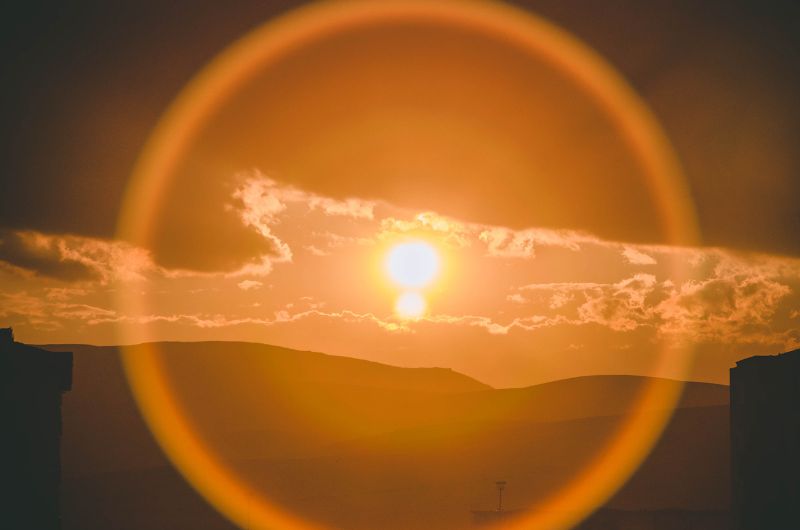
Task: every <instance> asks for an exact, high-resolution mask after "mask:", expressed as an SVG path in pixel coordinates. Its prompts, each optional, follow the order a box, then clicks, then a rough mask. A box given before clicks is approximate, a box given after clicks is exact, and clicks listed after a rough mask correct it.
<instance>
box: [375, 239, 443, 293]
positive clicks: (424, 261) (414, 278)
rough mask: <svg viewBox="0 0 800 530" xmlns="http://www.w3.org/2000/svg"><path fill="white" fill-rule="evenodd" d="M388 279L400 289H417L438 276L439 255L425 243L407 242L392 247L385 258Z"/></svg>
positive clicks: (431, 246)
mask: <svg viewBox="0 0 800 530" xmlns="http://www.w3.org/2000/svg"><path fill="white" fill-rule="evenodd" d="M386 269H387V271H388V273H389V277H390V278H391V279H392V281H394V282H395V283H396V284H397V285H399V286H400V287H405V288H413V289H419V288H421V287H425V286H426V285H429V284H430V283H431V282H432V281H433V280H434V279H435V278H436V277H437V276H438V274H439V269H440V259H439V253H438V252H437V251H436V249H435V248H434V247H433V245H431V244H430V243H427V242H425V241H408V242H406V243H400V244H398V245H395V246H394V247H392V249H391V250H390V251H389V254H388V255H387V257H386Z"/></svg>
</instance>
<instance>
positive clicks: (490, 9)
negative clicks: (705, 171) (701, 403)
mask: <svg viewBox="0 0 800 530" xmlns="http://www.w3.org/2000/svg"><path fill="white" fill-rule="evenodd" d="M398 18H400V19H405V20H426V21H436V22H438V23H441V24H448V25H456V26H459V27H469V28H473V29H478V30H480V31H483V32H487V33H490V34H492V35H494V36H496V38H497V39H501V40H504V41H511V42H513V44H514V45H517V46H519V47H520V48H522V49H524V50H526V51H527V52H529V53H534V54H537V55H538V56H541V57H543V58H546V59H547V60H548V61H550V62H551V63H552V64H553V65H556V66H558V67H559V68H560V69H561V70H563V71H564V72H565V73H566V74H568V75H569V76H571V78H572V79H573V80H574V81H575V82H576V83H577V84H579V85H580V86H582V87H583V88H584V89H585V90H586V92H587V93H589V94H590V95H591V96H592V97H593V98H594V100H595V101H596V103H597V105H598V106H599V107H600V108H602V109H604V111H605V112H606V113H607V114H608V115H609V116H612V117H613V119H614V120H615V123H616V124H617V126H618V128H619V130H620V131H621V134H622V135H623V136H624V137H625V138H626V140H627V142H628V144H629V145H630V148H631V150H632V151H633V152H635V153H636V156H637V157H638V159H639V160H640V162H641V165H642V167H643V168H645V170H646V175H647V178H648V180H647V182H646V185H647V186H648V188H649V190H650V192H651V195H652V197H653V199H654V202H655V203H656V205H657V207H658V209H659V216H660V218H661V219H662V221H663V224H664V233H665V234H666V236H667V239H668V241H669V243H671V244H680V245H691V244H696V243H697V242H698V240H699V237H698V233H697V228H696V221H695V217H694V210H693V206H692V203H691V201H690V199H689V194H688V192H687V187H686V183H685V180H684V178H683V176H682V173H681V169H680V166H679V164H678V162H677V160H676V159H675V156H674V154H673V152H672V150H671V148H670V146H669V143H668V141H667V139H666V137H665V135H664V133H663V132H662V131H661V129H660V128H659V126H658V124H657V122H656V120H655V119H654V117H653V116H652V114H651V113H650V111H649V110H648V109H647V107H646V106H645V104H644V103H643V102H642V101H641V100H640V99H639V98H638V97H637V95H636V94H635V92H634V91H633V90H632V89H631V88H630V87H629V86H628V85H627V84H626V83H625V82H624V81H623V80H622V79H621V78H620V77H619V76H618V75H617V74H616V73H615V72H614V71H613V69H612V68H611V67H610V66H609V65H607V64H606V63H605V62H604V61H603V60H602V59H601V58H600V57H598V56H597V55H596V54H595V53H594V52H593V51H592V50H590V49H589V48H587V47H586V46H585V45H583V44H582V43H580V42H579V41H577V40H576V39H575V38H574V37H572V36H571V35H569V34H567V33H566V32H564V31H563V30H561V29H559V28H557V27H555V26H553V25H552V24H550V23H548V22H547V21H545V20H543V19H540V18H538V17H536V16H534V15H532V14H529V13H526V12H523V11H521V10H518V9H515V8H512V7H509V6H505V5H501V4H499V3H492V2H474V1H469V0H448V1H442V2H421V1H398V0H386V1H382V2H367V1H353V2H323V3H318V4H312V5H310V6H307V7H304V8H301V9H298V10H296V11H293V12H291V13H288V14H286V15H284V16H282V17H279V18H277V19H275V20H273V21H271V22H269V23H267V24H266V25H264V26H263V27H261V28H259V29H257V30H255V31H254V32H253V33H251V34H249V35H247V36H245V37H244V38H243V39H242V40H241V41H239V42H237V43H235V44H234V45H233V46H232V47H231V48H229V49H228V50H227V51H225V52H224V53H223V54H222V55H221V56H219V57H218V58H217V59H215V60H214V61H213V62H212V63H211V64H210V65H209V66H208V67H207V68H206V69H204V70H203V71H202V72H201V73H200V74H199V75H198V76H197V77H196V78H195V79H194V80H192V81H191V82H190V83H189V85H187V87H186V88H185V89H184V90H183V91H182V93H181V94H180V95H179V97H178V98H177V99H176V101H175V102H174V103H173V104H172V105H171V106H170V108H169V109H168V111H167V113H166V114H165V115H164V117H163V118H162V120H161V121H160V123H159V124H158V126H157V128H156V129H155V131H154V132H153V134H152V136H151V137H150V139H149V141H148V143H147V145H146V147H145V149H144V151H143V152H142V154H141V156H140V158H139V160H138V162H137V165H136V167H135V169H134V172H133V175H132V178H131V181H130V184H129V186H128V189H127V190H126V194H125V198H124V202H123V208H122V211H121V215H120V219H119V225H118V236H119V237H120V238H122V239H124V240H127V241H132V242H134V243H137V244H142V245H143V246H146V244H147V242H148V241H149V240H150V238H151V236H152V234H153V232H154V230H156V229H157V227H156V226H154V221H155V217H156V216H155V212H157V211H158V209H159V208H160V203H161V201H162V200H163V196H164V190H165V189H166V188H167V187H168V184H169V182H170V175H171V172H172V171H173V169H174V168H175V166H176V165H177V163H178V161H179V160H180V158H181V156H182V155H183V153H185V151H186V150H187V148H188V146H189V145H191V143H192V141H193V139H194V137H195V136H196V134H197V131H198V130H199V129H200V128H202V126H203V124H204V123H205V122H206V121H207V120H208V119H209V116H210V115H211V114H212V113H213V112H214V110H215V109H216V108H218V107H219V106H220V105H221V104H223V103H224V102H225V101H226V99H227V98H229V97H230V96H231V95H232V94H234V93H235V91H236V90H237V88H239V87H240V86H241V85H242V84H243V83H244V82H245V81H246V80H247V79H248V78H249V77H250V76H252V75H254V74H255V73H256V72H258V71H261V70H262V69H264V68H268V67H269V65H270V63H271V62H272V61H275V60H276V59H277V58H279V57H281V56H282V55H283V54H285V53H287V52H288V51H291V50H294V49H297V48H300V47H302V46H303V45H304V44H305V43H308V42H311V41H313V40H314V39H317V38H319V37H320V36H322V35H326V34H330V33H332V32H341V31H347V30H348V28H352V27H356V26H359V25H364V24H373V23H379V22H381V21H385V20H396V19H398ZM117 297H118V300H117V302H118V306H119V307H120V309H121V310H122V311H124V312H125V314H147V311H146V310H147V309H148V307H147V300H145V299H143V298H142V295H141V293H140V292H139V291H134V290H133V289H124V288H121V289H119V290H118V292H117ZM132 333H133V331H132V330H131V329H129V328H127V327H126V325H125V324H124V323H123V324H121V327H120V334H121V337H120V338H121V339H122V340H121V343H123V344H126V343H127V344H130V343H132V342H134V341H135V340H136V339H139V337H140V336H138V335H137V336H135V337H136V338H135V339H134V335H133V334H132ZM691 353H692V351H691V349H690V348H688V347H685V348H684V349H682V350H673V351H672V355H670V356H664V355H662V358H661V362H662V363H663V364H665V365H669V366H670V367H672V368H673V369H674V370H673V373H685V370H686V369H687V367H688V364H689V362H690V360H691ZM123 360H124V363H125V368H126V373H127V375H128V379H129V382H130V385H131V388H132V390H133V392H134V396H135V398H136V400H137V402H138V405H139V407H140V409H141V410H142V412H143V414H144V416H145V419H146V420H147V422H148V425H149V427H150V428H151V430H152V431H153V433H154V434H155V436H156V438H157V440H158V442H159V443H160V444H161V446H162V448H163V449H164V450H165V452H166V454H167V455H168V456H169V458H170V459H171V460H172V461H173V462H174V463H175V465H176V466H177V467H178V469H179V470H180V471H181V472H182V473H183V474H184V475H185V477H186V478H187V479H188V480H189V482H190V483H191V484H192V485H193V486H194V487H195V488H196V489H197V490H198V491H200V492H201V493H202V494H203V495H204V496H205V497H206V498H207V499H208V500H209V501H210V502H211V503H212V504H213V505H214V506H215V507H216V508H217V509H219V510H220V511H221V512H223V513H224V514H226V515H227V516H228V517H229V518H231V519H232V520H233V521H234V522H235V523H237V524H238V525H240V526H242V527H246V528H263V529H266V528H272V529H282V530H283V529H296V530H312V529H316V528H320V527H319V526H318V525H315V524H313V523H311V522H309V521H306V520H304V519H303V518H302V517H301V516H300V515H299V514H290V513H287V512H286V511H285V510H283V509H281V508H280V507H279V506H276V505H275V504H273V503H272V502H271V501H270V499H266V498H264V497H263V495H262V494H261V493H260V492H259V491H257V490H255V489H253V488H252V487H251V486H249V485H248V484H245V483H243V481H241V480H239V479H238V477H237V476H236V475H235V474H234V473H233V472H231V471H230V470H229V469H228V468H227V467H226V465H225V463H224V462H222V461H221V460H220V459H219V458H217V456H216V455H215V454H214V453H213V451H212V450H211V448H210V447H209V446H208V444H207V443H206V442H205V441H204V440H203V439H202V437H201V436H200V435H199V434H198V433H197V432H196V431H195V430H194V428H193V426H192V425H191V423H190V421H189V420H188V419H187V415H186V414H185V413H184V411H183V410H182V408H181V405H180V403H179V402H178V401H177V399H176V398H175V396H174V395H173V392H172V390H171V388H170V384H169V381H168V380H167V378H166V377H165V375H164V372H163V367H162V366H161V364H160V361H159V355H158V351H157V350H156V348H155V347H154V346H153V345H152V344H145V345H142V346H139V347H136V348H130V349H126V350H124V352H123ZM680 391H681V385H680V384H678V383H671V382H667V381H662V380H654V382H653V383H652V384H651V385H649V386H648V387H647V388H646V389H645V390H644V391H643V392H642V395H641V398H640V400H639V401H638V403H637V404H636V406H635V408H634V410H633V411H632V412H631V413H630V414H629V417H628V418H627V421H626V422H625V424H624V425H623V426H622V427H620V429H619V431H618V432H617V434H616V436H615V438H614V439H613V440H612V441H611V442H610V443H609V444H608V445H607V446H606V447H604V448H602V450H601V451H599V452H598V454H597V456H596V458H595V459H594V461H593V462H591V464H590V465H589V466H588V467H587V468H586V469H585V470H584V471H583V473H582V474H580V476H578V477H577V478H576V479H575V480H573V481H572V482H571V483H570V484H569V485H567V486H566V487H564V488H563V489H562V490H560V491H557V492H554V493H553V494H552V496H551V497H550V498H548V499H547V500H546V502H545V503H544V504H543V505H541V506H535V507H533V508H532V509H531V510H530V511H529V512H528V513H527V514H526V515H525V516H523V517H522V518H521V519H519V520H517V521H515V522H514V523H511V526H510V527H511V528H519V529H522V528H540V529H555V528H568V527H571V526H573V525H574V524H576V523H577V522H578V521H580V520H582V519H583V518H584V517H585V516H587V515H588V514H589V513H591V511H593V510H594V509H595V508H596V507H597V506H599V505H601V504H602V503H603V502H605V501H606V500H607V499H608V498H609V497H610V496H611V495H612V494H613V493H614V492H615V491H616V490H617V488H618V487H620V486H621V484H623V483H624V481H625V480H626V479H627V478H628V477H629V476H630V474H631V473H632V472H633V471H634V470H635V469H636V467H637V466H638V465H639V464H640V462H641V461H642V460H643V459H644V457H645V456H646V455H647V453H648V451H649V450H650V448H651V447H652V445H653V444H654V442H655V440H656V439H657V438H658V436H659V435H660V433H661V431H662V430H663V428H664V426H665V424H666V422H667V421H668V419H669V417H670V415H671V411H672V410H673V408H674V405H675V403H676V401H677V399H678V397H679V395H680ZM654 411H659V412H654Z"/></svg>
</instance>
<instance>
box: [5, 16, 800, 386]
mask: <svg viewBox="0 0 800 530" xmlns="http://www.w3.org/2000/svg"><path fill="white" fill-rule="evenodd" d="M568 70H569V68H565V67H564V65H563V64H561V63H559V62H558V60H555V59H553V57H550V56H548V55H547V53H545V52H542V51H541V50H536V49H531V48H529V47H527V46H525V45H523V44H521V43H520V42H518V41H516V40H515V39H513V38H511V37H509V36H508V35H506V34H503V33H502V32H500V33H498V32H496V31H495V30H493V29H486V28H484V27H480V26H476V25H475V24H470V23H466V24H452V23H445V22H442V21H434V20H428V19H420V20H416V19H411V20H408V19H393V20H389V21H382V22H379V23H369V24H362V25H360V26H358V25H357V26H356V27H354V28H353V27H351V28H349V29H348V30H346V31H344V30H335V31H334V30H330V32H329V33H326V34H324V35H322V36H316V37H314V38H313V39H311V40H309V41H306V42H303V43H302V45H293V46H290V47H289V48H287V49H286V50H283V51H282V52H281V53H280V54H278V55H277V56H276V57H275V58H273V59H272V60H270V61H267V62H264V63H262V64H261V65H260V66H259V68H256V69H254V70H253V71H252V72H249V73H248V75H247V76H245V78H244V79H243V81H242V82H241V83H238V84H237V85H236V86H235V88H234V90H232V91H231V92H230V93H228V94H227V95H225V96H224V97H221V98H220V99H219V100H218V101H217V103H219V104H218V105H216V106H215V107H213V108H212V109H211V110H210V111H209V112H208V113H207V114H205V115H204V117H203V118H202V119H201V121H200V123H199V127H197V128H196V129H192V131H191V135H190V137H189V138H188V140H187V141H186V144H185V145H183V146H182V147H181V149H179V151H178V155H177V159H176V164H175V166H174V167H172V169H171V171H170V172H169V173H168V175H167V176H166V180H165V181H164V187H163V190H161V192H160V193H159V194H158V196H157V198H158V202H150V201H142V202H141V203H140V204H134V206H133V208H134V210H136V209H137V208H141V210H142V211H143V212H146V213H143V214H142V215H148V216H149V217H148V219H147V221H146V223H147V224H148V226H150V227H151V230H149V231H147V233H145V234H142V235H141V237H139V238H136V237H134V238H131V237H128V236H127V235H126V236H125V237H124V238H123V239H124V240H123V239H120V240H115V239H111V238H100V237H90V236H78V235H64V234H62V233H59V232H56V231H52V232H48V231H43V230H21V229H20V230H17V229H10V230H6V231H5V232H4V233H3V245H4V249H5V250H6V253H5V254H6V255H7V254H9V252H10V253H11V254H14V255H15V256H16V258H15V259H8V260H6V261H0V265H1V266H0V296H2V298H1V299H2V302H3V303H2V308H3V309H2V310H0V311H2V313H0V316H2V317H3V320H4V322H8V323H10V324H12V325H14V326H15V328H16V331H17V335H18V337H19V338H20V339H22V340H25V341H29V342H87V343H115V342H117V341H119V340H121V339H120V335H119V334H118V331H117V329H118V328H117V327H118V326H120V325H122V326H125V327H126V328H127V330H128V334H127V335H126V337H129V338H130V337H133V340H137V338H138V339H139V340H144V339H173V340H207V339H225V340H249V341H259V342H267V343H272V344H278V345H283V346H289V347H293V348H300V349H312V350H317V351H323V352H327V353H334V354H342V355H351V356H357V357H364V358H368V359H373V360H379V361H382V362H386V363H389V364H396V365H403V366H447V367H451V368H453V369H456V370H458V371H461V372H464V373H466V374H469V375H472V376H474V377H476V378H477V379H480V380H482V381H485V382H487V383H489V384H492V385H496V386H520V385H528V384H532V383H536V382H541V381H546V380H553V379H560V378H564V377H570V376H575V375H581V374H589V373H646V374H659V375H667V376H677V375H679V374H675V373H671V372H669V370H667V371H663V369H661V368H658V363H659V359H660V355H661V354H662V353H663V354H664V355H669V347H670V345H672V344H676V343H680V342H682V341H690V342H692V343H697V344H698V356H697V362H696V367H695V371H694V372H693V374H692V377H694V378H697V379H705V380H713V381H725V380H726V378H727V368H728V367H729V366H730V365H731V364H732V363H733V362H734V361H735V360H737V359H738V358H741V357H743V356H746V355H750V354H753V353H776V352H778V351H782V350H786V349H789V348H792V347H797V346H798V344H799V341H800V336H799V335H798V332H797V328H798V326H797V324H798V321H800V314H798V311H797V307H798V303H797V302H798V294H797V293H798V290H797V288H798V285H800V261H799V260H797V259H795V258H790V257H781V256H776V255H768V254H763V253H761V254H756V253H751V252H748V253H743V252H741V251H734V250H730V249H726V248H722V247H693V248H689V247H685V246H679V245H675V241H672V240H670V237H669V234H668V226H667V225H668V224H669V223H668V221H666V220H665V214H664V207H663V206H662V205H661V203H660V201H661V200H662V199H663V197H661V196H659V193H658V192H657V190H656V189H655V188H654V187H653V185H652V181H653V175H652V173H653V171H652V168H651V167H649V166H648V165H647V164H646V163H645V162H644V161H643V159H642V156H641V153H640V152H639V151H638V150H637V145H636V142H637V141H638V140H637V138H633V139H632V137H631V135H630V134H629V131H626V130H625V127H624V126H623V125H622V124H623V122H624V120H623V119H622V118H621V117H620V114H619V112H618V110H619V109H614V108H610V107H609V106H608V105H606V104H604V102H603V101H602V98H600V99H598V97H597V95H596V94H594V93H593V92H592V91H591V90H590V89H589V88H587V86H586V85H585V83H582V82H581V81H580V79H577V78H576V77H575V75H574V74H573V73H570V72H569V71H568ZM176 143H177V142H176ZM654 143H657V142H655V141H654ZM129 197H130V195H129ZM130 200H134V199H130ZM701 217H702V212H701ZM123 235H124V234H123ZM409 236H413V237H416V238H422V239H424V240H426V241H429V242H431V243H432V244H433V245H435V246H436V248H438V249H439V251H440V253H441V255H442V257H443V259H444V262H445V264H446V270H445V271H444V273H443V274H442V276H441V278H439V279H438V280H437V281H435V282H434V283H433V284H432V285H431V286H430V287H429V288H428V292H426V299H427V301H428V303H429V308H428V312H427V313H426V315H425V316H424V317H423V318H422V319H420V320H418V321H404V320H402V319H398V318H397V317H396V315H394V314H393V309H392V308H393V304H394V300H395V298H396V296H397V295H398V291H397V289H396V288H395V287H394V286H392V285H391V283H389V282H388V281H387V280H386V278H384V277H382V274H381V271H380V268H379V266H378V265H377V264H379V263H380V262H381V260H382V259H383V256H384V255H385V253H386V251H387V250H388V248H390V247H391V245H392V244H393V243H394V242H397V241H402V240H403V239H404V238H407V237H409ZM9 249H11V251H13V252H11V251H9ZM33 271H38V272H33ZM121 291H124V292H126V293H136V294H137V296H139V295H141V297H142V299H143V300H144V301H145V302H144V303H145V305H144V310H143V311H141V312H130V311H128V310H127V308H126V307H121V306H119V305H117V303H116V302H115V300H116V299H117V298H118V294H119V293H120V292H121Z"/></svg>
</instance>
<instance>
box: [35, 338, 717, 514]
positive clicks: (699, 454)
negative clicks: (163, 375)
mask: <svg viewBox="0 0 800 530" xmlns="http://www.w3.org/2000/svg"><path fill="white" fill-rule="evenodd" d="M51 347H52V348H53V349H69V350H70V351H72V352H73V355H74V383H73V391H72V392H71V393H70V394H69V395H67V396H66V397H65V400H64V435H63V442H62V443H63V445H62V453H63V461H64V486H63V510H62V512H63V520H64V528H65V530H71V529H78V528H81V529H86V530H93V529H100V528H110V527H113V528H117V529H121V530H127V529H131V530H132V529H135V528H137V529H138V528H151V529H159V528H164V529H167V528H171V529H174V528H208V529H223V528H232V525H231V524H230V523H228V522H227V521H226V520H225V519H224V518H223V517H222V516H220V515H217V514H216V513H214V511H213V510H212V509H211V508H210V507H208V506H207V505H206V504H205V502H204V501H203V500H202V499H201V498H200V497H199V496H198V495H197V494H196V493H194V491H193V490H192V489H191V488H190V487H189V486H188V485H187V484H186V483H185V482H184V481H183V479H182V478H181V476H180V475H179V474H178V473H177V472H176V471H175V470H174V469H173V468H172V467H171V466H170V465H169V463H168V462H167V460H166V459H165V457H164V456H163V455H162V454H161V452H160V450H159V449H158V447H157V445H156V443H155V441H154V440H153V439H152V437H151V435H150V434H149V431H148V430H147V429H146V427H145V425H144V423H143V422H142V420H141V419H140V417H139V414H138V411H137V409H136V407H135V404H134V402H133V399H132V398H131V396H130V393H129V390H128V388H127V385H126V382H125V379H124V375H123V372H122V368H121V364H120V360H119V352H118V349H117V348H115V347H95V346H84V345H56V346H51ZM159 347H160V349H161V351H163V355H164V361H165V366H166V367H167V372H168V374H172V375H173V377H172V379H173V383H174V387H175V390H176V393H177V395H178V396H179V398H180V399H181V400H183V401H185V402H187V403H192V404H199V403H203V404H204V405H203V407H202V410H200V411H197V412H195V413H194V416H193V417H192V420H193V423H194V424H195V426H196V428H197V429H198V431H199V432H200V433H201V434H202V435H203V436H204V437H205V438H206V440H207V441H208V442H209V443H210V444H211V445H212V446H213V447H214V448H215V449H216V450H217V451H218V452H219V453H220V454H221V455H222V456H223V457H224V458H225V459H226V461H228V462H229V465H230V466H231V467H232V468H234V469H235V470H236V471H237V473H238V474H239V475H240V476H241V477H242V478H243V479H244V480H246V481H248V482H249V483H251V484H253V485H255V486H257V487H258V488H259V489H260V490H261V491H264V492H265V493H267V494H268V495H269V497H270V498H271V499H273V500H275V501H277V502H279V503H280V504H281V505H283V506H285V507H286V508H287V509H289V510H292V511H294V512H296V513H298V514H301V515H303V516H305V517H309V518H311V519H313V520H316V521H319V522H322V523H324V524H328V525H330V526H332V527H336V528H353V529H365V530H366V529H374V528H387V529H389V528H396V529H398V530H399V529H401V528H411V527H415V526H416V527H422V528H430V529H439V528H441V529H457V528H465V527H466V528H468V527H470V526H471V518H470V510H475V509H477V510H482V509H492V507H493V506H494V504H495V491H494V482H495V480H498V479H499V478H502V479H503V480H506V481H507V482H508V489H507V490H506V493H505V496H504V505H506V506H509V507H510V508H523V507H525V506H529V505H530V504H531V503H533V502H535V501H536V500H538V499H541V498H542V496H544V495H546V494H547V493H549V492H552V491H553V489H554V488H557V487H558V486H559V485H563V484H565V483H566V482H567V481H568V480H569V479H570V478H571V477H573V476H574V474H575V473H576V472H578V471H579V470H580V469H581V468H582V466H583V465H585V464H586V463H587V462H588V461H589V460H590V459H591V458H592V457H593V456H594V455H595V454H596V453H597V451H598V450H599V449H601V448H602V446H603V444H604V443H605V442H607V441H608V440H609V439H610V437H611V436H612V435H613V433H614V432H615V429H616V428H618V426H619V425H620V423H621V422H622V421H623V420H624V415H625V413H626V412H627V411H628V410H629V409H630V406H631V404H632V403H633V402H634V401H635V399H636V397H637V396H638V394H639V393H640V392H641V391H642V389H643V388H644V385H646V384H648V382H649V379H648V378H645V377H638V376H589V377H579V378H574V379H568V380H563V381H556V382H551V383H546V384H541V385H536V386H532V387H527V388H514V389H493V388H491V387H489V386H488V385H485V384H483V383H480V382H479V381H476V380H474V379H472V378H469V377H467V376H464V375H462V374H459V373H457V372H454V371H452V370H448V369H441V368H399V367H393V366H387V365H383V364H379V363H374V362H369V361H364V360H358V359H351V358H346V357H336V356H330V355H325V354H321V353H314V352H302V351H295V350H289V349H285V348H278V347H274V346H268V345H261V344H249V343H231V342H207V343H161V344H159ZM191 410H192V411H195V408H194V407H192V408H191ZM265 411H267V412H265ZM728 430H729V428H728V388H727V387H725V386H721V385H713V384H707V383H688V384H687V385H686V387H685V391H684V394H683V396H682V398H681V401H680V404H679V408H678V409H677V411H676V413H675V415H674V416H673V419H672V421H671V422H670V424H669V426H668V427H667V429H666V431H665V433H664V436H663V437H662V438H661V440H660V441H659V442H658V444H657V446H656V448H655V449H654V451H653V452H652V454H651V455H650V457H649V458H648V459H647V460H646V462H645V463H644V464H643V466H642V467H641V468H640V469H639V470H638V471H637V473H636V474H635V475H634V476H633V477H632V478H631V479H630V481H629V482H628V483H627V484H626V486H625V487H623V488H622V489H621V490H620V491H619V492H618V493H617V495H616V496H615V497H614V498H613V499H612V500H611V501H610V502H609V503H608V505H607V507H609V508H614V509H618V510H665V509H683V510H725V509H727V507H728V504H729V498H728V496H729V492H728V484H729V471H728V462H729V458H730V452H729V451H730V450H729V441H728Z"/></svg>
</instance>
